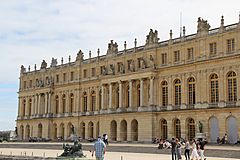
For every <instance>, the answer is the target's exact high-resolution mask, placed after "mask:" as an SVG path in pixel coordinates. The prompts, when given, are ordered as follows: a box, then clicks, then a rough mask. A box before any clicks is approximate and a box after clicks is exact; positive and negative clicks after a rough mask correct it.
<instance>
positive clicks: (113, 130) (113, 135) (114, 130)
mask: <svg viewBox="0 0 240 160" xmlns="http://www.w3.org/2000/svg"><path fill="white" fill-rule="evenodd" d="M110 130H111V132H110V139H111V141H116V140H117V122H116V121H115V120H112V122H111V127H110Z"/></svg>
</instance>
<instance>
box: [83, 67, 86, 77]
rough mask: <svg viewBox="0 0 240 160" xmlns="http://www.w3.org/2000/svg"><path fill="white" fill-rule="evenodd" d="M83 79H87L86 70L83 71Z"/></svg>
mask: <svg viewBox="0 0 240 160" xmlns="http://www.w3.org/2000/svg"><path fill="white" fill-rule="evenodd" d="M83 78H87V70H86V69H84V70H83Z"/></svg>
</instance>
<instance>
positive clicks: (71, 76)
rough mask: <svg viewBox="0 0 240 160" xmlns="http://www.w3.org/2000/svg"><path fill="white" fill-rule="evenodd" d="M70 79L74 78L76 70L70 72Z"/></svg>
mask: <svg viewBox="0 0 240 160" xmlns="http://www.w3.org/2000/svg"><path fill="white" fill-rule="evenodd" d="M70 80H71V81H73V80H74V72H71V74H70Z"/></svg>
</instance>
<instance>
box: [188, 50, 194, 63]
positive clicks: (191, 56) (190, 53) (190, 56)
mask: <svg viewBox="0 0 240 160" xmlns="http://www.w3.org/2000/svg"><path fill="white" fill-rule="evenodd" d="M187 59H188V60H193V48H188V49H187Z"/></svg>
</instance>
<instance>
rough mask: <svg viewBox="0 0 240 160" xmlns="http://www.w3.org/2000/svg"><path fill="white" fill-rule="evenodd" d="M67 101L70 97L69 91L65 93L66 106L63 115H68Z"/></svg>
mask: <svg viewBox="0 0 240 160" xmlns="http://www.w3.org/2000/svg"><path fill="white" fill-rule="evenodd" d="M69 99H70V95H69V91H67V93H66V106H65V112H64V113H69Z"/></svg>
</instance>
